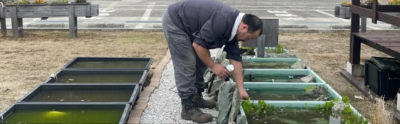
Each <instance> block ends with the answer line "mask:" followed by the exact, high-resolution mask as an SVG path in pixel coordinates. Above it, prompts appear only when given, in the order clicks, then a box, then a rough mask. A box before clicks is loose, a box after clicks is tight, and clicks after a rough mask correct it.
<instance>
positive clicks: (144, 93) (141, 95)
mask: <svg viewBox="0 0 400 124" xmlns="http://www.w3.org/2000/svg"><path fill="white" fill-rule="evenodd" d="M151 93H152V92H150V91H142V93H140V95H139V96H140V97H150V95H151Z"/></svg>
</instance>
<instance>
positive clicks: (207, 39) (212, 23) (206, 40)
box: [193, 14, 228, 48]
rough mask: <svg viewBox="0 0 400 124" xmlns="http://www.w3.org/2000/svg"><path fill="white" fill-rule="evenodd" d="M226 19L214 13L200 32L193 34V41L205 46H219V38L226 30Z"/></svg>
mask: <svg viewBox="0 0 400 124" xmlns="http://www.w3.org/2000/svg"><path fill="white" fill-rule="evenodd" d="M227 24H228V23H227V21H226V19H225V18H224V17H223V16H221V15H218V14H214V15H212V16H211V18H210V19H208V20H207V21H206V22H205V23H204V25H203V26H202V27H201V29H200V31H199V32H195V33H194V34H193V36H194V40H193V42H194V43H196V44H199V45H200V46H202V47H204V48H216V47H218V46H219V38H220V37H221V36H222V35H223V34H224V33H225V32H226V30H227V28H228V26H227Z"/></svg>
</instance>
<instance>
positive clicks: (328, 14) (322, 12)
mask: <svg viewBox="0 0 400 124" xmlns="http://www.w3.org/2000/svg"><path fill="white" fill-rule="evenodd" d="M315 11H317V12H319V13H321V14H325V15H327V16H331V17H335V15H332V14H330V13H327V12H324V11H321V10H315ZM335 18H337V19H339V20H342V21H344V22H350V20H346V19H342V18H338V17H335ZM360 24H361V22H360ZM367 27H368V28H372V29H375V30H378V29H381V28H377V27H374V26H369V25H368V24H367Z"/></svg>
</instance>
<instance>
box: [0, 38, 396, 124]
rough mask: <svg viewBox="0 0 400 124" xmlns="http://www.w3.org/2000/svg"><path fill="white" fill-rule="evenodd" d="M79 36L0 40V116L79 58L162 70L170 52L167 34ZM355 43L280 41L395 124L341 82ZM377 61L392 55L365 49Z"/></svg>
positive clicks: (360, 105)
mask: <svg viewBox="0 0 400 124" xmlns="http://www.w3.org/2000/svg"><path fill="white" fill-rule="evenodd" d="M78 33H79V37H78V38H75V39H70V38H68V36H69V35H68V32H51V33H49V32H25V38H22V39H12V38H10V35H11V34H9V37H7V38H0V39H1V40H0V51H2V54H0V59H1V60H0V74H1V76H2V78H1V79H0V83H1V85H0V99H1V100H0V110H1V111H3V110H4V109H5V108H6V107H8V106H10V105H11V104H13V103H14V102H16V101H17V100H18V99H20V98H21V97H22V96H23V95H26V93H27V92H28V91H30V90H32V88H33V87H35V86H37V85H39V84H41V83H42V82H43V81H44V80H45V79H46V78H47V77H48V76H49V74H51V73H53V72H55V71H57V70H58V69H60V68H61V67H62V66H63V65H64V64H66V62H68V61H69V60H71V59H72V58H73V57H76V56H129V57H153V58H154V63H153V65H156V64H157V63H158V62H159V60H160V59H161V58H162V57H163V56H164V55H165V52H166V50H167V46H166V42H165V39H164V36H163V34H162V33H144V32H143V33H138V32H82V31H80V32H78ZM349 39H350V36H349V33H282V34H280V36H279V42H280V44H281V45H282V46H283V47H285V48H287V49H289V50H290V53H292V54H296V55H298V56H299V57H300V58H301V59H303V60H306V61H308V63H309V66H310V67H311V68H312V70H313V71H315V72H316V73H317V74H318V75H319V76H320V77H321V78H322V79H323V80H325V81H326V82H327V83H328V84H330V85H331V86H332V88H333V89H335V90H336V91H337V92H338V93H339V94H340V95H341V96H349V98H350V101H351V104H352V105H353V106H354V107H355V108H356V109H357V110H358V111H359V112H360V113H361V114H362V115H363V116H365V117H366V118H369V119H370V120H371V119H372V120H371V122H377V123H376V124H390V123H391V122H389V121H390V120H393V119H390V115H389V114H387V112H386V111H385V110H384V109H381V108H382V106H383V104H382V102H377V103H376V104H373V103H371V102H368V101H366V100H360V99H356V98H354V96H355V95H357V96H362V94H361V93H360V92H359V91H358V90H357V89H356V88H354V87H353V86H352V85H351V84H349V83H348V82H347V81H346V80H345V79H344V78H343V77H342V76H340V71H342V70H343V69H344V68H345V67H346V62H347V61H348V59H349V49H350V48H349ZM371 56H387V55H385V54H383V53H381V52H379V51H377V50H374V49H372V48H370V47H368V46H365V45H362V55H361V60H362V61H363V60H366V59H369V58H370V57H371ZM377 114H378V115H379V116H376V115H377ZM381 120H385V121H381ZM386 120H388V121H386Z"/></svg>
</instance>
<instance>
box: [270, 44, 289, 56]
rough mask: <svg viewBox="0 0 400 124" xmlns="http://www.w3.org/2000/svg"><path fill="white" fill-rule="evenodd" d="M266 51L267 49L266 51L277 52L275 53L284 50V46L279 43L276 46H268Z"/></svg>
mask: <svg viewBox="0 0 400 124" xmlns="http://www.w3.org/2000/svg"><path fill="white" fill-rule="evenodd" d="M267 51H268V53H277V54H280V53H284V52H285V50H284V48H283V47H282V46H281V45H280V44H278V46H277V47H273V48H268V50H267Z"/></svg>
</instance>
